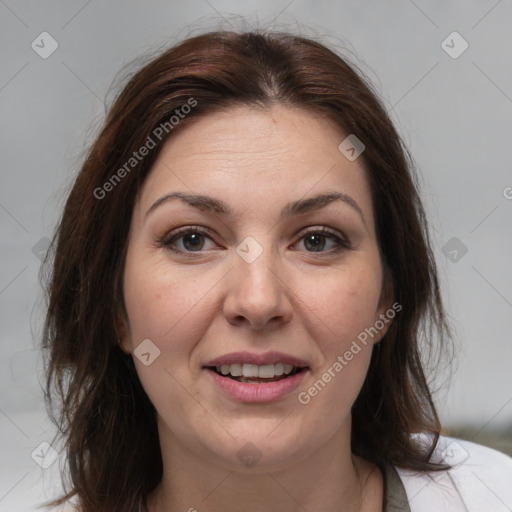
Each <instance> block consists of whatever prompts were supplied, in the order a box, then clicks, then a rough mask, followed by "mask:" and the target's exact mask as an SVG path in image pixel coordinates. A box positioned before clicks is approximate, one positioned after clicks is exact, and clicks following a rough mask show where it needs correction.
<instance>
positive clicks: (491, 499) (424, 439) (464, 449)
mask: <svg viewBox="0 0 512 512" xmlns="http://www.w3.org/2000/svg"><path fill="white" fill-rule="evenodd" d="M415 437H416V438H417V441H418V442H419V443H422V444H424V445H425V446H427V445H428V444H429V443H431V437H429V436H427V435H425V434H418V435H415ZM432 458H433V460H434V461H436V462H440V461H443V460H444V461H445V462H447V463H448V464H450V465H451V466H452V469H450V470H447V471H441V472H428V473H419V472H416V471H409V470H404V469H401V468H396V470H397V472H398V474H399V476H400V479H401V480H402V483H403V485H404V488H405V492H406V494H407V498H408V501H409V506H410V508H411V512H431V511H432V510H450V512H456V511H458V510H461V511H467V510H492V511H493V512H502V511H503V512H505V511H510V509H511V508H510V507H512V458H511V457H509V456H507V455H505V454H504V453H501V452H498V451H496V450H493V449H491V448H487V447H485V446H481V445H479V444H476V443H472V442H470V441H464V440H462V439H456V438H452V437H445V436H441V437H440V438H439V442H438V444H437V447H436V449H435V452H434V455H433V457H432Z"/></svg>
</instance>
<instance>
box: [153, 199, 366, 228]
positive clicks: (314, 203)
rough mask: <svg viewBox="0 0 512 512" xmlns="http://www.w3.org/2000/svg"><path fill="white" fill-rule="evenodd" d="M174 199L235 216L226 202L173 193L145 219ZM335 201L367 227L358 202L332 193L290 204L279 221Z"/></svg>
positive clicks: (199, 207) (161, 201)
mask: <svg viewBox="0 0 512 512" xmlns="http://www.w3.org/2000/svg"><path fill="white" fill-rule="evenodd" d="M174 199H180V200H181V201H183V202H184V203H186V204H188V205H190V206H192V207H194V208H198V209H199V210H206V211H209V212H212V213H215V214H217V215H220V216H224V217H229V216H232V215H233V211H232V210H231V208H230V207H229V205H227V204H226V203H225V202H224V201H221V200H219V199H215V198H213V197H210V196H206V195H202V194H186V193H183V192H172V193H170V194H166V195H165V196H162V197H161V198H160V199H157V200H156V201H155V202H154V203H153V204H152V205H151V207H150V208H149V210H148V211H147V212H146V215H145V218H147V217H148V215H149V214H150V213H151V212H153V211H154V210H156V209H157V208H158V207H159V206H161V205H163V204H165V203H168V202H169V201H172V200H174ZM334 201H342V202H344V203H345V204H348V205H349V206H350V207H352V209H353V210H355V211H356V212H357V213H358V214H359V216H360V217H361V220H362V221H363V224H364V225H365V226H366V221H365V219H364V215H363V212H362V210H361V208H360V207H359V205H358V204H357V202H356V201H355V200H354V199H353V198H352V197H350V196H349V195H347V194H344V193H342V192H332V193H329V194H319V195H317V196H314V197H308V198H306V199H299V200H298V201H294V202H292V203H288V204H287V205H286V206H284V208H282V209H281V213H280V215H279V221H282V220H283V219H285V218H288V217H293V216H294V215H301V214H304V213H309V212H312V211H314V210H319V209H320V208H323V207H325V206H327V205H328V204H330V203H332V202H334Z"/></svg>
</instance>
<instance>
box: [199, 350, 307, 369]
mask: <svg viewBox="0 0 512 512" xmlns="http://www.w3.org/2000/svg"><path fill="white" fill-rule="evenodd" d="M237 363H238V364H243V363H247V364H256V365H258V366H263V365H266V364H276V363H282V364H292V365H293V366H298V367H305V366H307V363H306V361H304V360H303V359H300V358H298V357H295V356H291V355H289V354H284V353H283V352H275V351H272V352H265V353H264V354H255V353H253V352H246V351H243V352H231V353H230V354H225V355H223V356H220V357H217V358H215V359H212V360H211V361H208V362H207V363H206V364H205V365H204V366H222V365H223V364H228V365H229V364H237Z"/></svg>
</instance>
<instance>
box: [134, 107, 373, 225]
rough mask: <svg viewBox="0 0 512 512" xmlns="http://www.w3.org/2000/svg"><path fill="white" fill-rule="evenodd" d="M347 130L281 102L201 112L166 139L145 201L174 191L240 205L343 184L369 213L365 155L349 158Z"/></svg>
mask: <svg viewBox="0 0 512 512" xmlns="http://www.w3.org/2000/svg"><path fill="white" fill-rule="evenodd" d="M346 136H347V134H345V133H343V131H342V130H341V129H340V128H339V127H338V126H337V125H336V124H335V123H334V122H333V121H331V120H329V119H327V118H326V117H322V116H320V115H318V114H316V113H315V112H313V111H309V110H305V109H297V108H294V109H291V108H288V107H282V106H276V107H273V108H271V109H266V110H256V109H252V108H250V107H234V108H230V109H227V110H224V111H221V112H216V113H214V114H209V115H205V116H202V117H199V118H197V119H194V120H193V121H192V123H190V124H189V125H188V126H186V127H184V129H182V130H180V131H178V132H177V133H176V135H173V136H172V137H171V138H170V139H169V140H168V141H167V142H166V143H165V145H164V147H163V148H162V150H161V152H160V154H159V156H158V158H157V160H156V162H155V163H154V165H153V168H152V170H151V171H150V173H149V176H148V177H147V179H146V181H145V183H144V186H143V188H142V190H141V195H140V202H139V204H140V207H141V208H142V209H143V210H144V211H146V210H147V209H148V208H149V207H150V206H151V204H152V202H154V201H155V200H157V199H158V198H159V197H160V196H161V195H163V194H165V193H169V192H172V191H173V190H180V191H184V192H188V193H197V194H208V195H212V196H215V197H219V198H222V199H224V200H227V201H228V202H230V203H231V204H233V206H234V208H236V207H237V205H238V206H239V207H240V208H244V207H247V206H248V205H249V204H250V203H251V200H258V201H259V208H263V206H264V205H265V204H267V203H269V202H272V204H274V203H276V202H282V203H286V202H288V201H290V200H294V199H300V198H303V197H307V196H309V195H316V194H318V193H325V192H328V191H332V190H337V191H340V192H343V193H345V194H349V195H350V196H352V197H354V199H355V200H356V201H357V202H358V203H359V204H360V206H361V209H363V211H364V210H366V216H367V218H370V219H371V218H372V205H371V198H370V197H371V194H370V189H369V186H368V182H367V178H366V171H365V169H364V165H363V161H362V158H358V159H356V160H355V161H349V160H348V159H347V158H345V156H344V155H343V154H342V153H341V152H340V151H339V149H338V146H339V144H340V143H341V142H342V141H343V140H344V139H345V137H346ZM265 198H267V199H268V200H267V201H265ZM269 206H271V205H270V204H269Z"/></svg>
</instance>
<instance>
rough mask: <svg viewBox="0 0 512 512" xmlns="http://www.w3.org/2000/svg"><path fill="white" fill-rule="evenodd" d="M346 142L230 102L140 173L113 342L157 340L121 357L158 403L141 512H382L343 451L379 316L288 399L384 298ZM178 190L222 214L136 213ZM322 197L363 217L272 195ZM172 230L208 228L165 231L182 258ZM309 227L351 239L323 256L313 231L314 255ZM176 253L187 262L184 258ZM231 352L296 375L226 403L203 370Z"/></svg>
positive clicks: (176, 208) (375, 483) (285, 111)
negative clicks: (360, 341)
mask: <svg viewBox="0 0 512 512" xmlns="http://www.w3.org/2000/svg"><path fill="white" fill-rule="evenodd" d="M345 136H346V134H343V133H342V132H341V131H340V130H339V129H338V128H337V127H336V125H334V124H333V123H332V122H331V121H329V120H327V119H325V118H322V117H320V116H318V115H316V114H315V113H312V112H308V111H306V110H301V109H291V108H288V107H281V106H277V107H273V108H272V109H269V110H265V111H263V110H253V109H250V108H249V107H236V108H232V109H229V110H226V111H223V112H221V113H217V114H212V115H208V116H205V117H203V118H199V119H198V120H195V121H194V122H193V123H191V124H190V125H189V126H187V127H186V128H184V129H183V130H182V131H179V132H177V133H176V135H175V136H173V137H172V138H171V139H170V140H169V141H168V142H167V143H166V144H165V146H164V147H163V149H162V152H161V153H160V155H159V157H158V159H157V161H156V162H155V164H154V167H153V169H152V170H151V172H150V174H149V176H148V178H147V179H146V181H145V183H144V185H143V187H142V189H141V191H140V194H139V197H138V200H137V203H136V205H135V208H134V211H133V217H132V223H131V229H130V235H129V245H128V252H127V259H126V267H125V273H124V284H123V285H124V299H125V306H126V312H127V319H126V327H125V332H124V333H123V335H122V340H121V348H122V350H124V351H125V352H126V353H132V354H133V351H134V350H135V349H136V347H137V346H138V345H139V344H140V343H141V341H142V340H145V339H150V340H151V341H152V343H154V345H156V346H157V347H158V349H159V350H160V355H159V357H157V358H156V359H155V360H154V361H153V362H152V363H151V364H150V365H149V366H145V365H144V364H142V363H141V361H139V359H138V358H137V357H134V361H135V366H136V369H137V372H138V375H139V377H140V380H141V382H142V385H143V386H144V389H145V390H146V392H147V394H148V396H149V398H150V399H151V401H152V403H153V404H154V406H155V408H156V411H157V420H158V428H159V437H160V444H161V447H162V457H163V464H164V474H163V479H162V482H161V483H160V485H159V486H158V487H157V488H156V490H155V491H154V492H153V493H152V494H151V495H150V497H149V500H148V503H147V506H148V510H149V511H150V512H157V511H163V510H166V511H178V510H180V511H181V510H183V511H185V510H190V509H192V510H194V508H195V509H197V510H198V511H199V512H212V511H216V512H217V511H220V510H222V511H223V512H235V511H239V510H240V509H241V507H242V506H243V510H244V511H246V512H261V511H262V510H265V511H269V512H274V511H275V512H278V511H279V512H283V511H290V512H292V511H294V510H309V511H318V510H322V511H342V510H343V511H349V510H351V511H355V510H365V511H370V510H371V511H380V510H382V499H383V485H382V475H381V473H380V471H379V470H378V469H377V468H376V467H374V466H372V465H371V464H369V463H368V462H367V461H364V460H362V459H360V458H359V457H356V456H354V455H353V454H352V453H351V450H350V435H351V413H350V410H351V407H352V405H353V403H354V401H355V400H356V398H357V395H358V393H359V391H360V389H361V386H362V384H363V381H364V378H365V376H366V372H367V370H368V365H369V361H370V356H371V351H372V349H373V345H374V344H375V343H377V342H378V341H380V339H381V338H382V336H383V335H384V334H385V332H386V329H387V328H388V327H389V323H388V324H387V325H386V326H385V328H384V329H382V330H381V331H380V332H379V334H378V335H377V336H375V337H374V338H373V339H369V343H368V344H367V345H366V346H363V345H361V347H362V350H361V351H360V352H359V353H358V354H357V355H355V356H354V357H353V359H352V360H351V361H350V362H349V363H348V364H347V365H346V366H345V367H344V368H343V370H342V371H341V372H337V373H336V372H335V374H336V376H335V377H334V378H332V380H331V382H329V383H328V384H327V385H326V386H325V388H324V389H322V391H321V392H319V393H318V394H317V395H316V396H315V397H314V398H312V399H311V401H310V403H308V404H307V405H303V404H301V403H299V401H298V399H297V395H298V393H299V392H300V391H305V390H306V391H307V390H308V388H310V387H311V386H312V385H313V383H314V382H316V381H317V380H318V379H319V378H321V376H322V374H323V373H324V372H325V371H327V369H328V368H329V367H332V365H333V364H334V362H335V361H336V360H337V357H338V356H340V355H343V354H344V353H345V352H346V351H347V350H348V349H349V348H350V346H351V343H352V341H353V340H355V339H357V335H358V334H359V333H360V332H362V331H363V330H364V329H365V328H367V327H369V326H372V325H374V324H375V322H376V320H377V319H378V318H379V316H380V315H381V314H382V313H384V312H385V311H386V310H387V309H389V308H390V306H391V303H392V301H390V300H387V298H386V297H385V296H384V294H383V289H384V287H383V270H382V264H381V259H380V255H379V250H378V245H377V240H376V234H375V222H374V217H373V209H372V201H371V194H370V188H369V184H368V181H367V178H366V175H365V169H364V166H363V162H362V159H361V158H358V159H356V160H355V161H353V162H351V161H349V160H348V159H346V158H345V157H344V156H343V155H342V154H341V153H340V151H339V150H338V145H339V144H340V142H341V141H342V140H343V139H344V138H345ZM178 191H179V192H183V193H189V194H191V193H194V194H205V195H208V196H211V197H214V198H216V199H220V200H222V201H224V202H225V203H227V204H228V205H229V206H230V208H231V209H232V211H233V216H232V217H224V216H220V215H218V214H215V213H212V212H209V211H206V210H200V209H197V208H194V207H192V206H190V205H187V204H186V203H184V202H182V201H181V200H173V201H167V202H163V203H162V204H160V205H159V206H158V207H155V208H154V209H153V210H152V211H151V212H150V213H149V214H148V215H147V216H146V213H147V212H148V210H149V209H150V207H151V206H152V205H153V204H154V203H155V202H156V201H157V200H158V199H159V198H161V197H162V196H164V195H165V194H168V193H171V192H178ZM333 191H338V192H342V193H344V194H347V195H349V196H350V197H351V198H352V199H353V200H354V201H355V202H356V203H357V204H358V206H359V208H360V210H361V213H362V217H363V218H362V217H361V216H360V215H359V213H358V212H357V211H356V210H355V209H354V208H352V207H351V206H350V205H349V204H347V203H345V202H343V201H335V202H332V203H330V204H329V205H327V206H325V207H323V208H320V209H318V210H315V211H313V212H308V213H305V214H301V215H295V216H292V217H290V218H286V219H284V220H282V221H280V222H279V213H280V210H281V208H283V207H284V206H285V205H286V204H287V203H289V202H292V201H296V200H299V199H304V198H306V197H313V196H315V195H317V194H320V193H331V192H333ZM184 226H202V227H204V228H209V229H210V234H208V235H206V236H205V237H204V238H201V237H200V238H199V242H197V241H195V243H196V245H194V240H192V243H191V239H190V237H182V238H180V239H177V240H176V241H174V247H175V248H176V249H178V250H181V251H182V253H181V254H180V253H176V252H173V251H172V250H171V249H170V248H169V247H168V246H167V247H166V246H165V245H164V244H162V243H161V240H162V238H165V237H166V235H168V234H169V233H171V232H174V231H175V230H176V229H177V228H181V227H184ZM324 226H327V227H329V228H331V229H332V230H334V231H335V232H336V233H337V234H338V236H339V237H340V238H342V237H345V238H348V240H349V243H350V247H349V248H343V247H342V248H341V249H340V250H338V251H336V250H335V248H336V244H335V243H334V242H333V241H332V239H330V238H322V236H320V237H319V238H316V239H315V240H317V241H318V240H320V250H319V251H315V250H314V247H313V249H312V248H311V247H312V246H311V244H308V243H307V241H306V240H307V239H308V237H306V236H305V233H304V231H305V228H307V229H308V230H311V231H316V232H317V231H318V230H321V229H322V228H323V227H324ZM248 236H251V237H253V238H254V239H255V240H256V241H257V242H258V243H259V244H260V246H261V247H262V249H263V253H262V254H261V255H260V256H259V257H258V258H257V259H256V260H255V261H254V262H252V263H247V262H246V261H245V260H244V259H242V258H241V257H240V256H239V255H238V254H237V252H236V248H237V246H238V245H239V244H240V243H241V242H242V241H243V240H244V239H245V238H246V237H248ZM309 238H310V237H309ZM167 239H169V237H167ZM201 241H202V242H203V245H202V247H200V248H201V250H200V251H199V252H198V251H195V252H194V251H193V249H194V248H197V246H201ZM322 244H323V245H322ZM191 247H192V250H191ZM187 249H188V252H189V253H192V257H187V256H185V255H183V253H184V252H186V251H187ZM239 350H247V351H251V352H256V353H264V352H267V351H270V350H277V351H281V352H284V353H287V354H292V355H295V356H297V357H300V358H302V359H304V360H306V361H307V363H308V366H309V370H308V373H307V375H306V376H305V377H304V379H303V381H302V383H301V385H300V387H299V389H298V390H296V391H294V392H292V393H291V394H290V395H288V396H286V397H284V398H282V399H280V400H278V401H274V402H271V403H251V404H246V403H241V402H237V401H234V400H232V399H230V398H227V397H225V396H224V395H222V394H221V393H220V391H219V390H218V389H217V388H216V387H215V385H214V384H213V383H212V382H213V379H212V378H211V375H210V374H209V373H208V372H207V371H206V370H204V369H203V365H205V363H206V362H208V361H209V360H211V359H213V358H216V357H218V356H221V355H224V354H227V353H230V352H234V351H239ZM254 385H257V384H254ZM247 442H251V443H253V445H254V446H256V448H257V450H258V452H259V453H260V454H261V458H260V459H259V460H258V462H257V463H256V464H255V465H254V466H252V467H247V466H244V465H243V464H242V463H241V461H240V460H239V459H238V457H237V452H238V451H239V450H240V449H241V448H242V447H244V445H246V443H247ZM334 454H336V456H333V455H334ZM362 487H364V498H363V499H362V494H363V493H362V491H361V489H362ZM361 499H362V502H361ZM301 507H303V508H301Z"/></svg>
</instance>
